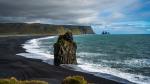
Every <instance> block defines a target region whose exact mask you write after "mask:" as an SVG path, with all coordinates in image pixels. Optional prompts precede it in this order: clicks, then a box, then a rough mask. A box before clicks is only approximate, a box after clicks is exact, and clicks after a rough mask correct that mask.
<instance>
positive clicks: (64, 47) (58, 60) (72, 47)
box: [54, 32, 77, 66]
mask: <svg viewBox="0 0 150 84" xmlns="http://www.w3.org/2000/svg"><path fill="white" fill-rule="evenodd" d="M76 49H77V45H76V43H75V42H74V41H73V36H72V33H71V32H66V33H65V34H64V35H60V36H59V37H58V40H57V42H56V43H55V44H54V65H56V66H58V65H60V64H77V60H76Z"/></svg>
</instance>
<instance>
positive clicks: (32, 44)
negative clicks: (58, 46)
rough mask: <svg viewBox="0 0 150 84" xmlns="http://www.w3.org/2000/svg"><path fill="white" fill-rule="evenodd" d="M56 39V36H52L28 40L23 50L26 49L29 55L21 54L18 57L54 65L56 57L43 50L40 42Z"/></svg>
mask: <svg viewBox="0 0 150 84" xmlns="http://www.w3.org/2000/svg"><path fill="white" fill-rule="evenodd" d="M55 37H56V36H50V37H44V38H38V39H32V40H28V41H27V42H26V43H25V44H23V45H22V46H23V48H24V49H26V52H28V53H19V54H17V55H21V56H24V57H27V58H34V59H42V60H43V61H44V62H47V63H49V64H53V58H54V56H53V55H51V54H49V53H46V52H44V51H43V50H41V47H42V46H39V41H40V40H44V39H51V38H55Z"/></svg>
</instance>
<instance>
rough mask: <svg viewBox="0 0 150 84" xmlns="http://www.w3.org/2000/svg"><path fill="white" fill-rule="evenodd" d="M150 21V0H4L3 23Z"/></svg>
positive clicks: (0, 11)
mask: <svg viewBox="0 0 150 84" xmlns="http://www.w3.org/2000/svg"><path fill="white" fill-rule="evenodd" d="M149 20H150V0H0V22H27V23H49V24H76V25H92V24H103V25H104V24H112V23H117V22H119V23H120V22H125V23H127V22H132V23H133V22H135V21H136V22H141V21H142V22H143V21H144V22H148V21H149ZM127 24H129V23H127ZM147 30H148V31H150V29H147Z"/></svg>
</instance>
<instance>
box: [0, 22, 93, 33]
mask: <svg viewBox="0 0 150 84" xmlns="http://www.w3.org/2000/svg"><path fill="white" fill-rule="evenodd" d="M66 31H71V32H72V33H73V34H94V32H93V30H92V28H91V26H77V25H54V24H40V23H33V24H27V23H0V34H1V35H60V34H64V33H65V32H66Z"/></svg>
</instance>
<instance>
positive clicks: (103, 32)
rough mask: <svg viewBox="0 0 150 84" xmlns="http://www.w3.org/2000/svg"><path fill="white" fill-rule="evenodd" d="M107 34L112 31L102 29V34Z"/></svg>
mask: <svg viewBox="0 0 150 84" xmlns="http://www.w3.org/2000/svg"><path fill="white" fill-rule="evenodd" d="M105 34H110V33H109V32H107V31H102V35H105Z"/></svg>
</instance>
